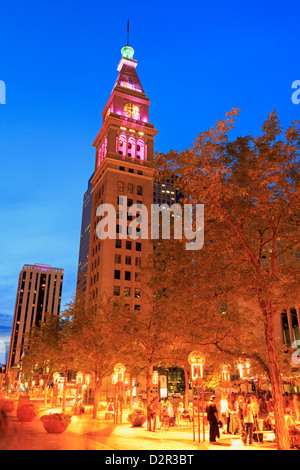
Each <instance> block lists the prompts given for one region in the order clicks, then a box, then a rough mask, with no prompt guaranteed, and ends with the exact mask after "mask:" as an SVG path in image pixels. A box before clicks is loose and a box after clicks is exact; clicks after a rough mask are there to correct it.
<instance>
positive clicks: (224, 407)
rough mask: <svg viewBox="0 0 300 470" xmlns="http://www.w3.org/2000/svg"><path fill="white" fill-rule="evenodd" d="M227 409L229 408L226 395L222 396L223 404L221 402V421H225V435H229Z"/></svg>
mask: <svg viewBox="0 0 300 470" xmlns="http://www.w3.org/2000/svg"><path fill="white" fill-rule="evenodd" d="M227 407H228V400H227V397H226V395H222V398H221V402H220V415H221V417H222V418H221V419H222V421H223V426H224V431H223V433H224V434H227V432H226V430H225V426H227V421H228V416H227Z"/></svg>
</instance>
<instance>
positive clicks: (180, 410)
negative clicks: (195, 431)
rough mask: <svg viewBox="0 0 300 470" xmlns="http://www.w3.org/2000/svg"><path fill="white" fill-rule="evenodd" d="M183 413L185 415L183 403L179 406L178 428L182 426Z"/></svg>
mask: <svg viewBox="0 0 300 470" xmlns="http://www.w3.org/2000/svg"><path fill="white" fill-rule="evenodd" d="M183 413H184V406H183V402H182V401H181V402H180V403H179V405H178V408H177V424H178V426H181V422H182V414H183Z"/></svg>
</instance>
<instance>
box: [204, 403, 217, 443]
mask: <svg viewBox="0 0 300 470" xmlns="http://www.w3.org/2000/svg"><path fill="white" fill-rule="evenodd" d="M215 398H216V397H215V396H214V395H212V397H211V399H210V401H209V402H208V404H207V407H206V414H207V421H208V422H209V442H217V441H216V438H219V437H220V432H219V423H220V420H219V416H218V410H217V407H216V404H215Z"/></svg>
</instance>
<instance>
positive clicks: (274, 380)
mask: <svg viewBox="0 0 300 470" xmlns="http://www.w3.org/2000/svg"><path fill="white" fill-rule="evenodd" d="M263 313H264V324H265V337H266V345H267V351H268V358H269V367H270V379H271V387H272V396H273V402H274V418H275V427H276V439H277V446H278V449H279V450H288V449H290V440H289V434H288V430H287V428H286V426H285V419H284V405H283V397H282V383H281V375H280V370H279V366H278V359H277V351H276V342H275V334H274V314H273V312H272V311H271V309H270V308H268V307H264V308H263Z"/></svg>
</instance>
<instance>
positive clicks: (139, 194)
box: [136, 186, 143, 196]
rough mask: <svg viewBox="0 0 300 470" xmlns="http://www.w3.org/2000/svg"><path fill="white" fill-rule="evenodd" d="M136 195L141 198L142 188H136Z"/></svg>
mask: <svg viewBox="0 0 300 470" xmlns="http://www.w3.org/2000/svg"><path fill="white" fill-rule="evenodd" d="M136 193H137V195H138V196H142V195H143V188H142V186H137V188H136Z"/></svg>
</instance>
